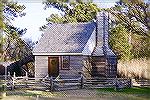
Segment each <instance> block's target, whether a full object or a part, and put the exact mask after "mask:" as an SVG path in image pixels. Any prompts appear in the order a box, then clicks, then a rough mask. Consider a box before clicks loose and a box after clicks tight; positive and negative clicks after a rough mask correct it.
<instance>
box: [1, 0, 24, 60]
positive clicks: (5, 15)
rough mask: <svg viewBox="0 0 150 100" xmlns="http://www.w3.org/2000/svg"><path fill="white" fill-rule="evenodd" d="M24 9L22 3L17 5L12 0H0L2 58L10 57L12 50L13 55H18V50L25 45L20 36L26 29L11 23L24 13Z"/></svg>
mask: <svg viewBox="0 0 150 100" xmlns="http://www.w3.org/2000/svg"><path fill="white" fill-rule="evenodd" d="M24 9H25V6H24V5H18V4H17V3H14V2H13V1H8V0H0V30H1V34H2V32H3V34H2V35H3V37H1V39H0V41H3V42H1V44H0V48H1V53H2V54H1V55H2V56H1V57H3V60H6V58H7V57H9V58H11V57H12V52H13V55H14V54H15V56H19V55H20V53H19V52H20V51H21V50H23V45H25V42H24V41H23V40H22V39H21V38H20V37H21V36H22V35H23V34H24V33H25V32H26V29H19V28H16V27H14V26H13V25H12V24H11V21H13V20H14V19H15V18H17V17H22V16H24V15H25V13H24V12H23V11H24ZM4 38H5V41H4ZM18 51H19V52H18ZM18 53H19V54H18ZM16 58H18V57H16ZM1 59H2V58H1Z"/></svg>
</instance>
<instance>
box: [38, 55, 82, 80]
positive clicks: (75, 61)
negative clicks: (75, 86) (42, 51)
mask: <svg viewBox="0 0 150 100" xmlns="http://www.w3.org/2000/svg"><path fill="white" fill-rule="evenodd" d="M48 57H51V56H35V77H36V78H42V77H45V76H46V75H48ZM82 59H83V56H70V67H69V70H68V69H67V70H65V69H61V65H62V62H61V57H60V61H59V62H60V64H59V77H60V78H79V77H80V74H79V72H81V71H82Z"/></svg>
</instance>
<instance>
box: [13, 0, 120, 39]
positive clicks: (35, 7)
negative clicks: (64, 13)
mask: <svg viewBox="0 0 150 100" xmlns="http://www.w3.org/2000/svg"><path fill="white" fill-rule="evenodd" d="M14 1H17V2H18V3H20V4H24V5H25V6H26V9H25V12H26V16H24V17H21V18H16V19H15V21H14V22H12V23H13V24H14V25H15V26H17V27H20V28H22V29H24V28H27V32H26V34H25V35H24V38H30V39H32V40H33V41H37V40H39V38H40V36H41V34H42V32H41V31H39V27H41V26H42V25H44V24H46V18H47V17H49V16H50V14H52V13H59V11H58V10H57V9H54V8H51V9H47V10H44V9H43V8H44V5H43V4H42V0H14ZM93 1H94V3H96V4H97V5H99V7H101V8H108V7H111V6H113V5H114V4H115V2H116V1H118V0H93Z"/></svg>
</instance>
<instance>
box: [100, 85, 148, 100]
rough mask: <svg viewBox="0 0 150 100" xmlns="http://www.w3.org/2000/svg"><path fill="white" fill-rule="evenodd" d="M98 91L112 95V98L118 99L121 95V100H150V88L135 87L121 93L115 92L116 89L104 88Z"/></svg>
mask: <svg viewBox="0 0 150 100" xmlns="http://www.w3.org/2000/svg"><path fill="white" fill-rule="evenodd" d="M97 91H98V92H99V93H100V94H101V93H103V94H105V95H108V96H109V95H111V96H112V97H116V96H118V97H119V95H120V98H118V100H119V99H128V100H131V99H132V100H150V88H146V87H133V88H125V89H123V90H120V91H115V90H114V88H102V89H97ZM116 99H117V98H116Z"/></svg>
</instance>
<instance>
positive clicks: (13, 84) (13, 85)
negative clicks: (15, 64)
mask: <svg viewBox="0 0 150 100" xmlns="http://www.w3.org/2000/svg"><path fill="white" fill-rule="evenodd" d="M12 79H13V80H12V81H13V82H12V90H14V88H15V79H16V73H15V72H14V75H13V78H12Z"/></svg>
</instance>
